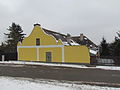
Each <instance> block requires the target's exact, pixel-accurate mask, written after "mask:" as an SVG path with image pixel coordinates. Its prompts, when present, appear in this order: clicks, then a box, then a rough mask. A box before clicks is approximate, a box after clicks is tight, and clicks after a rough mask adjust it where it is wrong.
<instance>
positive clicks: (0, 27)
mask: <svg viewBox="0 0 120 90" xmlns="http://www.w3.org/2000/svg"><path fill="white" fill-rule="evenodd" d="M12 22H15V23H16V24H19V25H20V26H22V29H23V30H24V32H25V33H26V34H27V35H29V34H30V32H31V31H32V29H33V24H34V23H40V24H41V26H42V27H44V28H47V29H50V30H54V31H57V32H60V33H63V34H67V33H70V34H71V35H80V33H83V34H84V35H86V36H87V37H88V38H90V39H91V40H92V41H93V42H95V43H96V44H99V42H100V41H101V38H102V37H103V36H104V37H105V38H106V39H107V41H109V42H111V41H113V40H114V36H115V35H116V32H117V31H119V30H120V0H0V31H1V32H0V37H1V38H0V42H1V41H4V40H5V39H6V37H5V36H4V35H3V33H5V32H7V30H6V29H7V28H8V27H9V26H10V25H11V23H12Z"/></svg>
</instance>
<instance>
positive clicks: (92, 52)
mask: <svg viewBox="0 0 120 90" xmlns="http://www.w3.org/2000/svg"><path fill="white" fill-rule="evenodd" d="M97 52H98V51H95V50H92V49H90V53H91V54H95V55H96V54H97Z"/></svg>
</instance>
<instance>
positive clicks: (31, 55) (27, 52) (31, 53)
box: [18, 48, 37, 61]
mask: <svg viewBox="0 0 120 90" xmlns="http://www.w3.org/2000/svg"><path fill="white" fill-rule="evenodd" d="M36 59H37V53H36V49H35V48H19V53H18V60H26V61H36Z"/></svg>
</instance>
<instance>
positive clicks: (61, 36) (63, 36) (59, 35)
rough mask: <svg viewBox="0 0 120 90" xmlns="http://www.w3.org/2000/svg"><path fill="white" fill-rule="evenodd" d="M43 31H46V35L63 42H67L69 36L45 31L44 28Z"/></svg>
mask: <svg viewBox="0 0 120 90" xmlns="http://www.w3.org/2000/svg"><path fill="white" fill-rule="evenodd" d="M42 29H43V30H44V31H45V33H47V34H49V35H52V36H54V37H55V38H56V40H59V39H61V40H62V41H63V42H67V39H66V37H67V36H66V35H64V34H61V33H58V32H54V31H51V30H47V29H44V28H42Z"/></svg>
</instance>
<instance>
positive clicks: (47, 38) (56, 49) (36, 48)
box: [17, 24, 90, 64]
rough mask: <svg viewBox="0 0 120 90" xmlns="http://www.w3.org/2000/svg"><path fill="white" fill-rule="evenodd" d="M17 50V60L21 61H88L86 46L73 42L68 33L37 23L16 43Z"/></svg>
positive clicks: (87, 62)
mask: <svg viewBox="0 0 120 90" xmlns="http://www.w3.org/2000/svg"><path fill="white" fill-rule="evenodd" d="M53 33H54V34H53ZM66 38H67V39H66ZM17 51H18V60H23V61H41V62H56V63H57V62H58V63H86V64H89V63H90V56H89V50H88V48H87V47H86V46H80V45H79V44H77V43H75V42H74V41H73V40H72V39H71V38H70V37H69V35H68V36H65V35H63V34H60V33H57V32H53V31H49V30H46V29H43V28H41V26H40V25H39V24H35V25H34V28H33V31H32V33H31V34H30V35H29V36H28V37H26V38H24V40H23V41H22V42H19V43H18V46H17Z"/></svg>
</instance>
